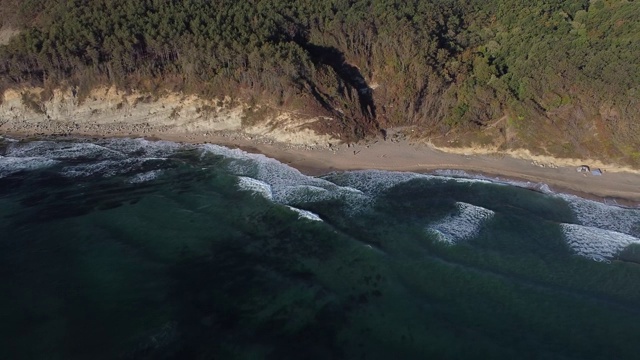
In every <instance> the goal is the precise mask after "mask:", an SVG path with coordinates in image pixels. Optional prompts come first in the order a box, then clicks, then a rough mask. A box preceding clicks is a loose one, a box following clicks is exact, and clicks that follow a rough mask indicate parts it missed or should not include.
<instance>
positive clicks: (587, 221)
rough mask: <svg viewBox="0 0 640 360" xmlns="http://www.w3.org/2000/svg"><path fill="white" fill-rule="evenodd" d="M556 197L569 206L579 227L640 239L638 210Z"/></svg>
mask: <svg viewBox="0 0 640 360" xmlns="http://www.w3.org/2000/svg"><path fill="white" fill-rule="evenodd" d="M557 196H559V197H561V198H563V199H564V200H565V201H566V202H567V203H568V204H569V206H570V207H571V209H572V210H573V212H574V213H575V215H576V217H577V219H578V222H579V223H580V224H581V225H585V226H591V227H597V228H601V229H606V230H612V231H617V232H621V233H624V234H628V235H632V236H635V237H640V209H629V208H622V207H619V206H615V205H608V204H603V203H600V202H597V201H593V200H587V199H583V198H580V197H578V196H575V195H568V194H558V195H557Z"/></svg>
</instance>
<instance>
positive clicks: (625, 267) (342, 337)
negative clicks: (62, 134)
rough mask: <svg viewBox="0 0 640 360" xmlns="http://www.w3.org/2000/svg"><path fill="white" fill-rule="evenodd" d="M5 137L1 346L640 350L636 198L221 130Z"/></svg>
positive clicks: (0, 179)
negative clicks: (591, 196)
mask: <svg viewBox="0 0 640 360" xmlns="http://www.w3.org/2000/svg"><path fill="white" fill-rule="evenodd" d="M0 141H1V145H0V154H2V157H0V234H2V235H1V237H0V358H1V359H425V358H457V359H460V358H465V359H471V358H478V359H487V358H492V359H497V358H505V359H513V358H536V359H537V358H548V359H555V358H564V359H614V358H616V359H635V358H637V357H638V354H639V353H640V342H638V336H640V265H639V263H640V246H639V245H638V243H640V240H638V238H640V210H637V209H624V208H620V207H615V206H610V205H605V204H601V203H597V202H593V201H589V200H584V199H580V198H578V197H575V196H571V195H563V194H554V193H552V192H550V191H548V190H547V189H546V187H544V186H541V185H536V184H512V185H509V184H502V183H495V182H490V181H486V180H483V179H469V178H465V177H461V176H464V175H465V174H463V173H456V172H441V173H439V175H420V174H413V173H394V172H382V171H356V172H341V173H332V174H327V175H325V176H320V177H309V176H305V175H303V174H301V173H299V172H298V171H297V170H295V169H292V168H290V167H288V166H286V165H284V164H281V163H279V162H277V161H276V160H273V159H269V158H266V157H264V156H261V155H253V154H247V153H245V152H242V151H240V150H230V149H227V148H224V147H219V146H214V145H200V146H186V145H178V144H175V143H169V142H150V141H146V140H142V139H110V140H96V141H87V140H74V141H69V140H66V141H62V140H60V141H32V142H16V141H13V140H8V139H3V140H0ZM514 185H518V186H514ZM526 187H532V188H536V189H537V190H538V191H532V190H531V189H528V188H526Z"/></svg>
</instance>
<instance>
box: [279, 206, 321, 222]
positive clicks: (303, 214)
mask: <svg viewBox="0 0 640 360" xmlns="http://www.w3.org/2000/svg"><path fill="white" fill-rule="evenodd" d="M285 206H286V207H287V208H289V209H290V210H291V211H293V212H295V213H297V214H298V218H300V219H307V220H311V221H322V219H321V218H320V216H318V214H316V213H313V212H311V211H308V210H302V209H298V208H295V207H293V206H289V205H285Z"/></svg>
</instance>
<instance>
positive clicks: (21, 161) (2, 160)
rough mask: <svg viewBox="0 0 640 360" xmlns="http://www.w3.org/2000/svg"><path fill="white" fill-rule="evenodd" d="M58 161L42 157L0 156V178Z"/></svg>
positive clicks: (47, 165)
mask: <svg viewBox="0 0 640 360" xmlns="http://www.w3.org/2000/svg"><path fill="white" fill-rule="evenodd" d="M57 163H58V161H56V160H52V159H47V158H43V157H13V156H0V178H3V177H6V176H9V175H11V174H15V173H17V172H19V171H28V170H35V169H41V168H45V167H49V166H53V165H55V164H57Z"/></svg>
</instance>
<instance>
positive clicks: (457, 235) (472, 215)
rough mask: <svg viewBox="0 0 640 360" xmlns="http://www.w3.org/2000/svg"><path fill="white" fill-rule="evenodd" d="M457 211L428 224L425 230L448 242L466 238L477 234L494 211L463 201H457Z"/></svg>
mask: <svg viewBox="0 0 640 360" xmlns="http://www.w3.org/2000/svg"><path fill="white" fill-rule="evenodd" d="M456 207H457V208H458V211H457V212H456V213H455V214H451V215H449V216H447V217H445V218H444V219H442V220H440V221H438V222H436V223H434V224H431V225H429V226H428V228H427V231H429V232H430V233H432V234H436V236H437V237H438V239H439V240H440V241H443V242H447V243H449V244H455V243H457V242H459V241H463V240H468V239H470V238H472V237H473V236H475V235H477V234H478V232H479V231H480V228H481V227H482V224H483V223H484V222H485V221H487V220H489V219H491V218H492V217H493V216H494V215H495V213H494V212H493V211H491V210H489V209H485V208H483V207H480V206H475V205H471V204H467V203H463V202H457V203H456Z"/></svg>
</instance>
